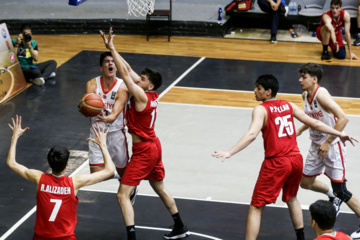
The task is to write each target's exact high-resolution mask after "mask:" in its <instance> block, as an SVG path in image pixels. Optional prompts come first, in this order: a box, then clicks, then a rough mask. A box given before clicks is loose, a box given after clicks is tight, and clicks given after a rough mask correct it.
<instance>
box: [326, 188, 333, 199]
mask: <svg viewBox="0 0 360 240" xmlns="http://www.w3.org/2000/svg"><path fill="white" fill-rule="evenodd" d="M326 195H327V196H328V197H329V198H335V195H334V193H333V189H332V188H331V187H329V191H328V192H327V193H326Z"/></svg>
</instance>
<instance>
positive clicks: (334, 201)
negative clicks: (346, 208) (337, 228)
mask: <svg viewBox="0 0 360 240" xmlns="http://www.w3.org/2000/svg"><path fill="white" fill-rule="evenodd" d="M329 200H330V202H332V204H333V206H334V208H335V210H336V216H338V215H339V213H340V205H341V204H342V203H343V200H341V199H340V198H338V197H334V198H329Z"/></svg>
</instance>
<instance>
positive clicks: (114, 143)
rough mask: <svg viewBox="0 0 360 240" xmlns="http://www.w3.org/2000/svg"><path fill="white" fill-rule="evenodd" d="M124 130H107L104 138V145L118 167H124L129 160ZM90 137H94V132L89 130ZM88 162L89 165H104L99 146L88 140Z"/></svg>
mask: <svg viewBox="0 0 360 240" xmlns="http://www.w3.org/2000/svg"><path fill="white" fill-rule="evenodd" d="M123 131H124V130H119V131H114V132H109V133H108V134H107V138H106V145H107V148H108V150H109V153H110V156H111V158H112V160H113V162H114V164H115V167H116V168H118V169H124V168H125V167H126V165H127V163H128V161H129V154H128V148H127V141H126V136H125V132H123ZM90 138H95V133H94V131H93V130H92V129H91V130H90ZM89 162H90V167H96V166H104V159H103V155H102V152H101V150H100V147H99V146H98V145H97V144H96V143H93V142H92V141H89Z"/></svg>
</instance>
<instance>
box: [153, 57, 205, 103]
mask: <svg viewBox="0 0 360 240" xmlns="http://www.w3.org/2000/svg"><path fill="white" fill-rule="evenodd" d="M205 59H206V57H201V58H200V59H199V60H197V61H196V63H194V64H193V65H192V66H191V67H190V68H188V69H187V70H186V71H185V72H184V73H183V74H181V75H180V77H178V78H177V79H176V80H175V81H174V82H173V83H171V84H170V85H169V86H168V87H167V88H166V89H165V90H164V91H163V92H162V93H160V95H159V99H160V98H162V97H163V96H164V95H165V94H166V93H167V92H168V91H170V89H171V88H173V87H174V86H175V85H176V84H177V83H178V82H180V81H181V80H182V79H183V78H184V77H185V76H186V75H187V74H188V73H189V72H191V71H192V70H193V69H194V68H195V67H196V66H197V65H199V64H200V63H201V62H202V61H204V60H205Z"/></svg>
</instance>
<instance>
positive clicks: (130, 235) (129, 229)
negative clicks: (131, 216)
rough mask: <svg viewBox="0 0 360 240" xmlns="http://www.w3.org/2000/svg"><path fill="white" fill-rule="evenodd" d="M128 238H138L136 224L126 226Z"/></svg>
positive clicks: (132, 239)
mask: <svg viewBox="0 0 360 240" xmlns="http://www.w3.org/2000/svg"><path fill="white" fill-rule="evenodd" d="M126 232H127V236H128V240H136V235H135V225H131V226H126Z"/></svg>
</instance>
